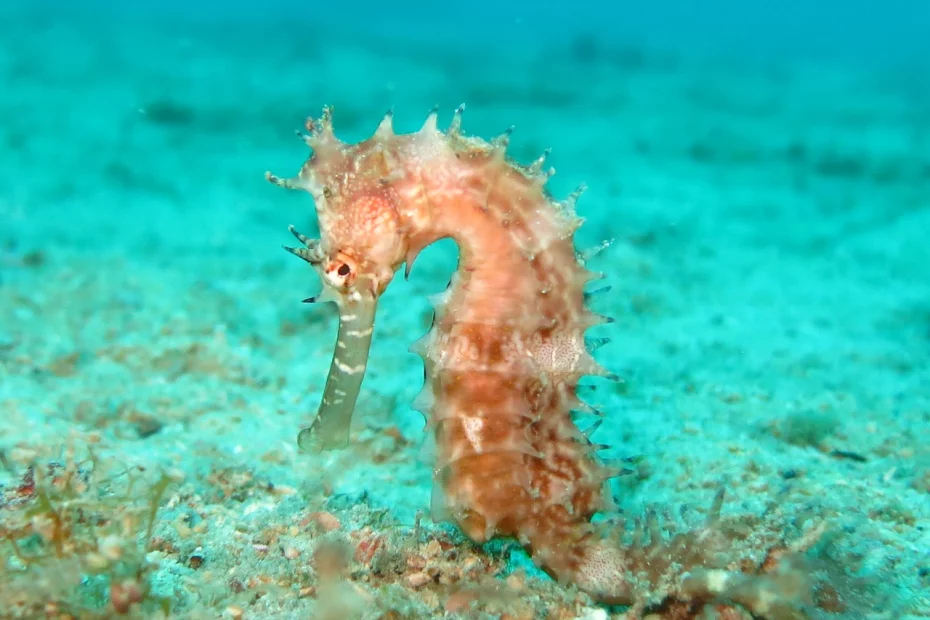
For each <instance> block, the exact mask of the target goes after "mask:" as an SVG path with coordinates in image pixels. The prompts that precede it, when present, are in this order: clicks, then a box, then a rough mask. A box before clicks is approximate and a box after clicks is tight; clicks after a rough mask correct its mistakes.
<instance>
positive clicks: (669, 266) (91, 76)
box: [0, 1, 930, 619]
mask: <svg viewBox="0 0 930 620" xmlns="http://www.w3.org/2000/svg"><path fill="white" fill-rule="evenodd" d="M881 8H882V12H881V13H880V14H879V13H878V12H877V10H876V9H875V7H874V3H866V2H857V3H851V4H846V5H843V7H842V8H836V7H831V6H827V5H825V4H824V3H819V4H818V5H817V6H816V7H815V6H813V5H811V4H809V3H801V2H790V3H783V4H780V5H778V6H777V7H776V6H774V5H767V4H766V5H762V4H753V5H750V4H748V3H737V2H731V1H727V2H718V3H714V4H713V6H706V5H704V6H702V5H698V4H697V3H671V2H666V3H659V4H653V5H651V6H650V7H641V6H634V5H632V4H630V3H618V4H613V5H611V6H610V7H608V8H605V7H604V6H598V5H594V4H587V5H572V7H568V6H562V7H558V8H552V7H549V8H547V7H545V6H541V5H530V4H518V3H509V4H505V3H499V4H494V3H490V2H479V3H472V4H469V5H462V4H451V3H450V4H447V5H443V6H437V7H425V6H420V7H416V6H410V5H384V4H371V5H366V4H361V5H360V4H346V5H345V6H337V7H326V6H323V5H307V4H304V3H288V4H284V3H268V4H266V5H262V6H255V5H253V6H245V5H243V6H241V7H240V6H227V5H221V4H219V3H216V4H213V3H207V4H197V5H196V6H185V7H183V9H182V8H179V7H172V6H171V5H160V6H158V7H156V6H154V5H153V6H146V5H136V6H129V5H128V4H127V3H104V2H88V3H85V4H82V5H81V6H74V5H67V6H64V5H60V4H59V3H50V2H26V3H18V2H13V3H10V2H6V3H4V4H3V6H2V8H0V115H2V118H3V123H2V125H0V485H2V486H0V559H2V560H3V562H2V563H0V617H2V618H7V617H27V618H31V617H44V614H45V613H46V611H45V608H44V605H46V603H48V604H50V605H54V606H55V607H56V608H57V609H58V610H60V611H67V612H69V613H72V614H73V615H75V616H76V617H94V616H95V615H96V616H99V617H113V615H114V614H115V613H117V612H120V611H123V610H128V612H129V613H131V614H135V615H138V616H143V617H158V614H164V613H165V611H164V610H166V609H170V610H171V611H170V612H168V613H169V614H170V615H171V617H207V618H210V617H240V616H241V617H248V618H278V617H281V618H308V617H312V618H317V617H319V618H324V617H366V618H367V617H371V618H390V617H395V618H396V617H404V618H420V617H424V618H428V617H501V615H502V614H504V613H509V614H510V617H528V618H532V617H546V615H545V614H550V616H549V617H563V618H575V617H579V618H581V617H586V618H603V617H613V618H621V617H636V616H635V614H637V613H640V612H642V613H647V612H648V613H653V614H658V615H659V617H668V618H672V617H702V616H700V615H698V614H700V613H703V611H702V609H698V608H699V607H701V606H700V605H696V609H694V610H693V614H694V615H693V616H681V615H678V616H675V615H673V613H674V612H675V610H673V609H672V607H671V603H672V602H680V601H681V600H682V595H681V593H680V592H679V591H678V590H676V587H677V586H676V584H677V582H676V583H673V584H671V585H669V584H666V585H665V586H664V587H665V588H666V589H665V590H663V589H661V588H656V589H654V590H652V591H650V592H649V596H651V597H652V600H651V605H652V606H651V607H649V606H648V605H647V612H643V610H642V609H638V608H634V609H633V610H625V609H623V608H615V607H605V606H601V605H598V604H597V603H596V602H594V601H591V600H590V599H588V598H586V596H585V595H576V592H575V591H574V590H573V589H572V588H571V586H560V585H559V584H556V583H553V582H552V581H550V580H548V579H547V578H546V577H545V576H544V575H542V574H541V573H539V572H538V571H536V570H535V569H534V567H533V566H532V564H531V563H529V560H528V558H527V556H526V555H525V554H524V553H523V552H522V551H521V550H520V549H519V548H518V547H515V546H511V545H508V544H507V543H494V544H492V545H490V546H488V547H486V548H482V547H479V546H475V545H471V544H470V543H468V542H467V541H466V540H464V539H463V538H462V537H461V536H460V535H459V534H458V533H457V532H456V531H455V530H454V528H451V527H449V526H446V525H441V524H433V523H431V522H430V520H429V518H428V515H429V506H430V487H431V480H432V471H431V470H432V462H433V457H432V456H431V454H430V450H429V447H428V442H424V431H423V421H422V418H421V416H420V415H419V414H418V413H416V412H414V411H412V410H411V408H410V404H411V402H412V401H413V399H414V397H415V396H416V394H417V392H418V391H419V389H420V386H421V382H422V368H421V366H420V363H419V360H418V359H417V358H416V357H415V356H413V355H411V354H409V353H407V347H408V346H409V345H410V344H411V343H412V342H413V341H414V340H416V339H417V338H419V337H420V336H421V335H422V334H423V333H424V332H425V331H426V329H427V328H428V327H429V324H430V314H429V309H430V306H429V304H428V302H427V296H428V295H430V294H433V293H437V292H439V291H441V290H443V288H444V287H445V285H446V283H447V282H448V279H449V274H450V273H451V272H452V270H454V268H455V261H456V255H455V248H454V246H453V245H452V244H451V243H450V244H445V243H441V244H438V245H437V246H434V247H431V248H429V249H428V250H427V251H426V252H424V254H423V255H422V256H421V257H420V258H419V259H418V261H417V265H416V267H415V268H414V270H413V273H412V275H411V278H410V281H409V282H405V281H402V279H400V278H398V279H397V280H398V281H396V282H395V283H393V284H392V286H391V288H390V289H389V290H388V292H387V294H386V295H385V297H384V299H383V302H382V304H381V306H380V308H379V313H378V325H377V332H376V335H375V341H374V345H373V348H372V353H371V359H370V363H369V371H368V375H367V376H366V380H365V383H364V385H363V391H362V395H361V398H360V401H359V406H358V409H357V413H356V420H355V423H354V426H353V434H352V439H353V442H352V446H351V447H350V448H349V449H347V450H345V451H341V452H334V453H327V454H325V455H324V456H322V457H320V456H313V455H305V454H302V453H300V452H299V451H298V450H297V446H296V433H297V431H298V430H299V429H300V428H302V427H303V426H304V425H306V423H307V421H308V420H309V418H310V416H311V415H312V413H313V412H314V411H315V408H316V407H317V404H318V402H319V398H320V393H321V391H322V387H323V383H324V380H325V377H326V372H327V370H328V366H329V361H330V358H331V356H332V351H333V339H334V338H335V328H336V317H335V313H334V312H333V311H332V310H331V309H330V308H315V307H308V306H305V305H302V304H301V303H300V300H302V299H303V298H305V297H308V296H310V295H312V294H314V293H315V292H316V291H317V290H318V287H319V283H318V281H317V280H316V278H315V276H314V275H313V274H312V272H311V270H310V269H307V268H306V266H305V265H303V264H300V261H297V260H295V259H294V258H293V257H291V256H288V255H287V254H286V253H285V252H283V251H281V249H280V246H281V244H287V243H290V242H291V239H290V236H289V235H288V232H287V225H288V224H295V225H297V226H298V228H301V229H306V230H307V232H309V233H312V232H314V227H315V222H314V216H313V208H312V201H311V199H310V197H309V196H305V195H299V194H295V193H286V192H283V191H280V190H278V189H277V188H274V187H272V186H271V185H269V184H268V183H266V182H265V180H264V178H263V175H264V172H265V171H266V170H272V171H274V172H275V173H278V174H282V175H289V174H292V173H293V172H294V171H296V170H297V168H298V167H299V166H300V164H301V163H302V162H303V160H304V158H305V157H306V148H305V146H304V145H303V144H302V143H301V142H300V141H299V140H297V139H295V138H294V137H293V132H294V130H295V129H297V128H300V127H301V126H302V124H303V119H304V118H305V117H306V116H307V115H314V116H315V115H318V114H319V111H320V109H321V108H322V106H323V105H333V106H334V107H335V110H336V111H335V124H336V132H337V134H338V135H339V136H340V137H341V138H342V139H344V140H346V141H355V140H360V139H364V138H366V137H367V136H368V135H370V134H371V132H372V131H373V130H374V128H375V127H376V126H377V123H378V122H379V120H380V118H381V116H382V114H383V113H384V111H385V110H387V109H389V108H393V109H394V113H395V124H396V127H397V129H398V130H399V131H414V130H416V129H417V128H418V127H419V126H420V124H421V123H422V122H423V119H424V118H425V116H426V113H427V111H428V110H429V109H430V108H431V107H432V106H434V105H436V104H438V105H439V106H440V110H441V118H440V121H441V125H443V126H444V125H445V123H447V122H448V121H449V119H450V118H451V114H452V110H453V109H454V108H455V107H456V106H457V105H458V104H460V103H463V102H464V103H465V104H466V105H467V110H466V113H465V122H464V127H465V130H466V132H467V133H470V134H474V135H480V136H483V137H485V138H491V137H492V136H494V135H496V134H498V133H500V132H501V131H502V130H504V129H506V128H507V127H508V126H510V125H516V131H515V133H514V136H513V141H512V146H511V154H512V156H513V157H514V158H515V159H517V160H520V161H523V162H529V161H531V160H532V159H534V158H535V157H536V156H538V154H539V153H540V152H542V151H543V150H544V149H545V148H547V147H551V148H552V149H553V151H552V156H551V158H550V162H551V163H552V165H553V166H554V167H555V168H556V169H557V171H558V173H557V174H556V176H555V177H554V178H553V179H552V180H551V182H550V184H551V185H550V187H551V190H552V192H553V194H554V195H556V196H557V197H563V196H565V195H567V194H568V193H569V192H570V191H572V189H574V188H575V186H577V185H578V184H579V183H580V182H584V183H586V184H587V186H588V187H589V190H588V191H587V192H586V193H585V195H584V196H583V197H582V199H581V201H580V202H579V204H578V210H579V213H580V214H581V215H583V216H584V217H585V218H586V219H587V222H586V224H585V226H584V227H583V228H582V229H581V231H580V232H579V234H578V237H577V242H578V244H579V246H581V247H590V246H594V245H596V244H598V243H599V242H600V241H601V240H603V239H606V238H613V239H614V240H615V241H614V243H613V244H612V245H611V246H610V248H609V249H608V250H606V251H605V252H603V253H602V254H600V255H599V256H598V257H597V258H596V259H595V261H594V262H593V263H592V267H593V268H596V269H598V270H600V271H603V272H605V274H606V275H607V278H608V282H607V283H609V284H611V285H612V286H613V288H612V289H611V290H610V292H609V293H606V294H605V295H604V296H602V297H601V298H600V299H598V300H597V301H595V302H594V304H595V305H594V308H595V310H597V311H599V312H602V313H605V314H608V315H611V316H613V317H615V318H616V322H615V323H613V324H611V325H607V326H603V327H598V328H596V330H592V335H596V336H598V337H610V338H611V339H612V342H611V343H610V344H609V345H607V346H605V347H603V348H602V349H600V350H599V351H598V353H597V356H598V359H599V360H600V361H601V362H602V363H603V364H604V365H605V366H607V367H609V368H610V369H611V370H612V371H614V372H616V373H618V374H619V375H621V377H622V378H623V381H622V382H621V383H620V384H618V385H615V386H611V385H609V384H606V383H604V382H599V383H598V382H592V383H597V387H598V389H597V392H596V393H595V394H594V395H592V396H591V397H589V400H590V401H591V402H592V403H594V404H596V405H598V406H599V408H600V409H602V410H603V411H605V412H606V413H607V420H606V422H605V423H604V425H603V426H602V427H601V428H600V429H599V430H598V432H597V435H596V436H595V439H596V440H597V441H598V442H600V443H603V444H607V445H608V446H609V449H608V450H606V451H605V457H606V458H609V459H612V460H614V461H615V462H617V463H621V464H622V466H623V467H626V468H629V469H631V470H633V471H632V472H631V473H629V474H628V475H626V476H623V477H621V478H619V479H618V480H616V481H615V483H614V486H613V487H612V494H613V495H614V500H615V502H616V504H617V511H612V512H610V513H607V514H604V515H602V516H601V517H599V519H601V520H606V521H607V522H609V523H618V524H619V523H620V522H621V521H622V520H623V519H639V518H642V516H643V515H645V514H648V513H649V511H650V510H657V511H658V512H659V513H660V514H661V513H663V512H665V511H668V512H672V513H677V512H678V511H679V509H680V507H686V508H687V510H689V511H691V512H692V513H693V514H696V515H698V516H700V515H702V514H703V513H704V512H706V510H707V507H708V506H709V505H710V503H711V501H712V499H713V496H714V494H715V492H716V491H717V490H718V489H719V488H722V487H725V488H726V489H727V497H728V500H727V502H726V503H725V504H724V509H723V513H724V516H725V518H727V519H730V520H731V521H732V522H733V523H737V522H738V523H740V524H742V526H743V527H745V528H747V531H748V532H749V534H747V535H746V536H744V537H741V538H739V540H735V541H734V542H733V550H734V556H733V557H738V558H744V559H745V563H744V564H743V565H741V568H742V569H743V570H744V571H749V572H756V573H764V570H763V568H761V567H762V566H763V563H764V560H765V558H766V556H767V555H770V554H772V553H774V552H775V551H777V550H778V549H780V548H781V547H782V546H790V545H792V544H795V543H797V541H799V540H800V541H805V542H809V543H810V544H809V545H807V544H805V545H801V546H803V547H804V549H802V550H801V551H803V553H801V554H799V556H800V557H801V560H800V561H799V563H798V568H797V570H796V572H794V573H792V575H791V576H799V580H800V581H801V583H802V586H801V587H799V590H800V591H801V594H799V595H798V597H796V600H795V599H794V598H792V605H794V608H796V609H797V610H798V613H799V614H801V615H800V616H793V617H813V618H922V617H926V616H928V615H930V593H928V591H930V576H928V573H927V571H928V568H930V565H928V558H930V533H928V531H930V530H928V528H930V452H928V449H927V441H926V439H925V436H926V435H927V432H928V427H930V388H928V386H930V368H928V362H930V242H928V238H930V78H928V77H927V76H928V75H930V70H928V66H927V64H928V63H927V60H928V58H930V55H928V53H927V51H928V50H927V44H926V43H925V41H924V40H923V39H922V36H921V35H923V34H925V33H926V32H930V12H928V9H925V8H923V6H922V4H921V3H918V2H904V1H899V2H890V3H887V4H886V5H883V6H882V7H881ZM594 331H596V332H597V333H596V334H594ZM163 475H164V476H167V478H164V480H166V481H167V482H169V483H170V484H169V485H168V486H167V487H165V488H164V489H162V486H161V485H160V480H162V479H163V478H162V477H161V476H163ZM129 482H132V484H131V486H130V484H129ZM153 507H154V508H157V512H155V513H154V514H155V518H154V519H152V517H151V515H152V508H153ZM418 515H421V518H420V520H419V521H418ZM619 515H622V517H621V516H619ZM56 519H57V520H58V521H60V522H61V523H64V524H66V525H70V527H69V528H65V529H59V530H56V529H55V527H53V525H54V523H55V522H56ZM417 523H419V525H417ZM50 524H51V525H50ZM149 527H151V528H152V529H151V532H150V531H149ZM619 527H620V526H619V525H617V526H616V527H615V528H614V529H619ZM818 528H822V530H823V533H822V535H820V536H815V535H814V534H815V533H817V532H818V531H819V530H818ZM65 530H67V531H65ZM815 539H816V540H815ZM373 541H376V542H373ZM13 544H15V547H13V546H11V545H13ZM798 544H799V545H800V543H798ZM808 547H809V548H808ZM333 549H335V551H333ZM340 549H342V550H347V551H345V552H346V553H347V554H348V556H347V559H345V561H344V562H343V561H341V560H340V559H339V558H340V557H342V556H340V553H342V551H339V550H340ZM369 552H370V553H369ZM330 555H332V556H335V558H336V559H333V558H331V557H330ZM30 558H32V559H31V560H30ZM330 564H333V565H335V568H334V567H333V566H331V565H330ZM765 566H769V565H765ZM340 567H341V568H340ZM747 567H749V568H747ZM730 568H731V569H732V568H733V567H730ZM782 568H785V567H782ZM766 570H767V569H766ZM785 570H787V568H785ZM776 572H777V571H776ZM330 573H333V574H334V576H333V575H330ZM773 583H774V581H773ZM778 583H779V584H781V586H784V583H782V582H778ZM788 589H789V588H787V587H786V586H785V587H784V588H783V590H780V591H779V594H784V595H785V596H786V597H787V596H788V595H787V593H786V592H787V590H788ZM136 600H140V601H141V602H140V603H137V604H135V605H133V602H134V601H136ZM127 601H128V602H127ZM162 601H164V603H163V602H162ZM737 603H739V601H735V602H734V601H722V602H721V604H726V605H736V604H737ZM795 603H796V604H795ZM625 613H626V614H627V615H626V616H624V615H623V614H625ZM678 613H679V614H680V613H683V612H681V611H680V609H679V610H678ZM708 613H710V612H708ZM722 613H723V612H721V614H722ZM390 614H395V615H390ZM663 614H664V615H663ZM757 616H760V617H767V618H774V619H780V618H783V617H789V616H786V615H779V614H778V613H769V614H765V613H757ZM703 617H708V616H703ZM709 617H712V616H709ZM720 617H723V616H720Z"/></svg>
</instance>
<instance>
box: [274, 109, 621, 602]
mask: <svg viewBox="0 0 930 620" xmlns="http://www.w3.org/2000/svg"><path fill="white" fill-rule="evenodd" d="M462 109H463V107H459V108H458V109H457V110H456V111H455V114H454V116H453V120H452V123H451V125H450V127H449V128H448V130H447V131H445V132H443V131H440V130H439V129H438V128H437V113H436V111H435V110H434V111H432V112H431V113H430V114H429V116H428V117H427V120H426V122H425V124H424V125H423V127H422V128H421V129H420V130H419V131H417V132H414V133H410V134H396V133H395V132H394V129H393V127H392V118H391V114H390V113H388V114H387V115H385V117H384V119H383V120H382V122H381V124H380V125H379V126H378V128H377V130H376V131H375V133H374V135H373V136H372V137H371V138H369V139H367V140H364V141H362V142H359V143H357V144H345V143H343V142H341V141H340V140H339V139H337V138H336V136H335V135H334V133H333V128H332V115H331V112H330V110H329V109H328V108H326V109H324V111H323V114H322V117H321V118H320V119H318V120H309V121H308V122H307V130H308V134H306V135H304V139H305V141H306V143H307V144H308V145H309V146H310V147H311V149H312V154H311V156H310V158H309V159H308V160H307V162H306V163H305V164H304V166H303V167H302V169H301V170H300V173H299V174H298V175H297V176H296V177H294V178H291V179H283V178H280V177H277V176H274V175H272V174H270V173H269V174H268V175H267V177H268V179H269V180H270V181H272V182H273V183H275V184H277V185H279V186H282V187H285V188H289V189H299V190H305V191H308V192H309V193H310V194H311V195H312V196H313V198H314V201H315V204H316V212H317V216H318V218H319V227H320V239H309V238H307V237H305V236H303V235H302V234H300V233H298V232H296V230H294V229H293V227H292V228H291V231H292V232H293V233H294V235H295V236H296V237H297V238H298V240H299V241H300V242H301V244H302V247H300V248H296V249H294V248H289V250H290V251H291V252H292V253H294V254H296V255H297V256H299V257H301V258H303V259H304V260H306V261H307V262H309V263H310V264H311V265H312V266H313V267H314V268H315V269H316V271H317V272H318V273H319V275H320V277H321V280H322V281H323V292H322V293H321V294H320V295H319V296H318V297H316V298H313V299H310V300H307V301H331V302H334V303H336V304H337V306H338V307H339V314H340V320H339V333H338V336H337V342H336V351H335V354H334V356H333V360H332V365H331V367H330V372H329V376H328V378H327V382H326V386H325V388H324V394H323V399H322V404H321V407H320V411H319V413H318V415H317V417H316V418H315V419H314V421H313V424H312V426H311V427H310V428H308V429H305V430H304V431H302V432H301V435H300V437H299V442H300V444H301V446H302V447H304V448H308V449H313V448H322V449H328V448H333V447H341V446H344V445H346V444H347V442H348V434H349V422H350V420H351V415H352V410H353V408H354V406H355V401H356V397H357V395H358V391H359V388H360V385H361V381H362V376H363V375H364V372H365V366H366V363H367V358H368V350H369V346H370V342H371V337H372V332H373V326H374V316H375V308H376V304H377V300H378V297H379V296H380V295H381V294H382V293H383V292H384V290H385V288H386V287H387V286H388V284H389V283H390V281H391V280H392V278H393V277H394V274H395V272H396V271H397V270H398V269H399V268H400V267H401V265H406V274H409V271H410V267H411V265H412V263H413V261H414V259H415V258H416V256H417V254H418V253H419V252H420V251H421V250H422V249H423V248H424V247H426V246H428V245H429V244H431V243H433V242H435V241H438V240H440V239H443V238H446V237H451V238H452V239H453V240H454V241H455V242H456V243H457V245H458V248H459V267H458V269H457V271H456V272H455V273H454V275H453V277H452V281H451V282H450V286H449V288H448V289H447V290H446V292H445V293H444V294H442V295H441V296H440V299H439V300H438V301H437V303H436V304H435V315H434V321H433V325H432V327H431V329H430V330H429V332H428V333H427V334H426V335H425V336H424V337H423V338H421V339H420V340H419V341H417V343H416V344H415V345H414V346H413V347H411V350H412V351H414V352H416V353H418V354H419V355H420V356H421V357H422V358H423V362H424V375H425V382H424V387H423V391H422V392H421V394H420V396H419V397H418V398H417V401H416V407H417V408H418V409H419V410H420V411H422V412H423V413H424V415H425V416H426V418H427V428H428V432H431V433H432V434H433V436H434V438H435V441H436V446H437V458H438V460H437V463H436V466H435V470H434V471H435V472H436V476H435V481H434V486H435V489H434V500H433V506H432V509H433V511H434V517H437V516H438V517H440V518H448V519H451V520H454V521H455V522H456V523H457V524H458V525H459V526H460V527H461V528H462V530H463V531H464V532H465V533H466V534H467V535H468V536H470V537H471V538H472V539H473V540H475V541H478V542H481V541H485V540H488V539H489V538H491V537H494V536H512V537H515V538H517V539H518V540H520V541H521V543H522V544H524V545H525V546H526V547H527V548H528V550H529V552H530V553H531V555H532V557H533V558H534V560H535V561H536V562H537V563H538V564H539V565H540V566H541V567H542V568H543V569H544V570H546V571H547V572H548V573H549V574H551V575H553V576H554V577H555V578H557V579H559V580H560V581H563V582H573V583H575V584H577V585H578V586H579V587H580V588H581V589H583V590H586V591H588V592H589V593H591V594H592V595H593V596H594V597H596V598H598V599H600V600H607V601H625V600H628V599H629V585H628V583H627V581H626V578H625V575H624V573H625V572H626V571H625V570H624V568H625V567H624V563H625V561H624V557H623V555H622V554H621V553H620V551H619V550H618V549H617V548H616V546H614V545H611V544H608V543H607V541H604V540H602V539H600V537H598V536H597V535H595V533H594V529H593V527H592V525H591V524H590V523H589V521H590V519H591V517H592V515H593V514H594V513H595V512H598V511H600V510H602V509H604V508H605V506H606V505H607V504H606V502H607V497H608V494H607V493H606V490H605V483H606V481H607V480H608V479H609V478H610V477H612V476H614V475H616V471H615V470H612V469H610V468H608V467H605V466H603V465H601V464H600V463H599V462H598V460H597V458H596V457H595V455H594V452H595V451H596V450H597V449H599V446H597V445H595V444H593V443H592V442H591V441H590V440H589V439H588V437H587V436H586V434H585V433H583V432H581V431H580V430H579V429H578V427H577V426H576V425H575V423H574V422H573V421H572V417H571V412H582V413H588V414H591V415H599V414H598V412H597V411H595V410H593V409H591V408H590V407H588V406H587V405H586V404H585V403H584V402H583V401H582V400H581V399H580V398H579V397H578V395H577V386H578V380H579V379H580V378H581V377H583V376H584V375H597V376H604V377H613V375H612V374H611V373H609V372H608V371H606V370H605V369H603V368H602V367H601V366H599V365H598V364H597V363H596V362H595V360H594V359H593V357H592V356H591V354H590V351H589V347H588V346H587V345H586V341H585V332H586V330H587V329H588V328H590V327H592V326H595V325H598V324H600V323H604V322H606V321H607V320H608V319H606V318H604V317H602V316H600V315H598V314H596V313H594V312H591V311H590V310H588V309H587V307H586V305H585V299H586V294H585V291H584V287H585V284H586V283H588V282H589V281H591V280H594V279H598V278H599V277H600V275H599V274H596V273H594V272H591V271H589V270H588V269H586V268H585V266H584V258H583V257H582V256H581V255H580V254H579V253H578V252H576V249H575V247H574V241H573V237H574V233H575V231H576V230H577V229H578V227H579V226H580V225H581V222H582V221H583V220H582V219H581V218H579V217H578V216H576V214H575V210H574V204H575V201H576V200H577V198H578V196H579V195H580V193H581V190H580V189H579V191H576V192H575V193H573V194H572V195H571V196H569V197H568V198H567V199H566V200H564V201H561V202H558V201H555V200H554V199H552V198H551V197H550V196H549V194H548V192H547V190H546V182H547V180H548V179H549V177H550V176H551V174H552V171H551V170H546V169H544V164H545V154H544V155H543V156H542V157H540V158H539V159H538V160H536V161H535V162H533V163H532V164H530V165H529V166H521V165H519V164H516V163H514V162H513V161H511V160H510V158H509V157H508V156H507V153H506V148H507V143H508V141H509V132H507V133H505V134H504V135H502V136H501V137H499V138H497V139H495V140H493V141H491V142H486V141H484V140H482V139H480V138H475V137H470V136H465V135H463V134H462V131H461V116H462ZM595 342H596V341H595ZM593 346H596V344H595V345H592V348H593Z"/></svg>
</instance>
